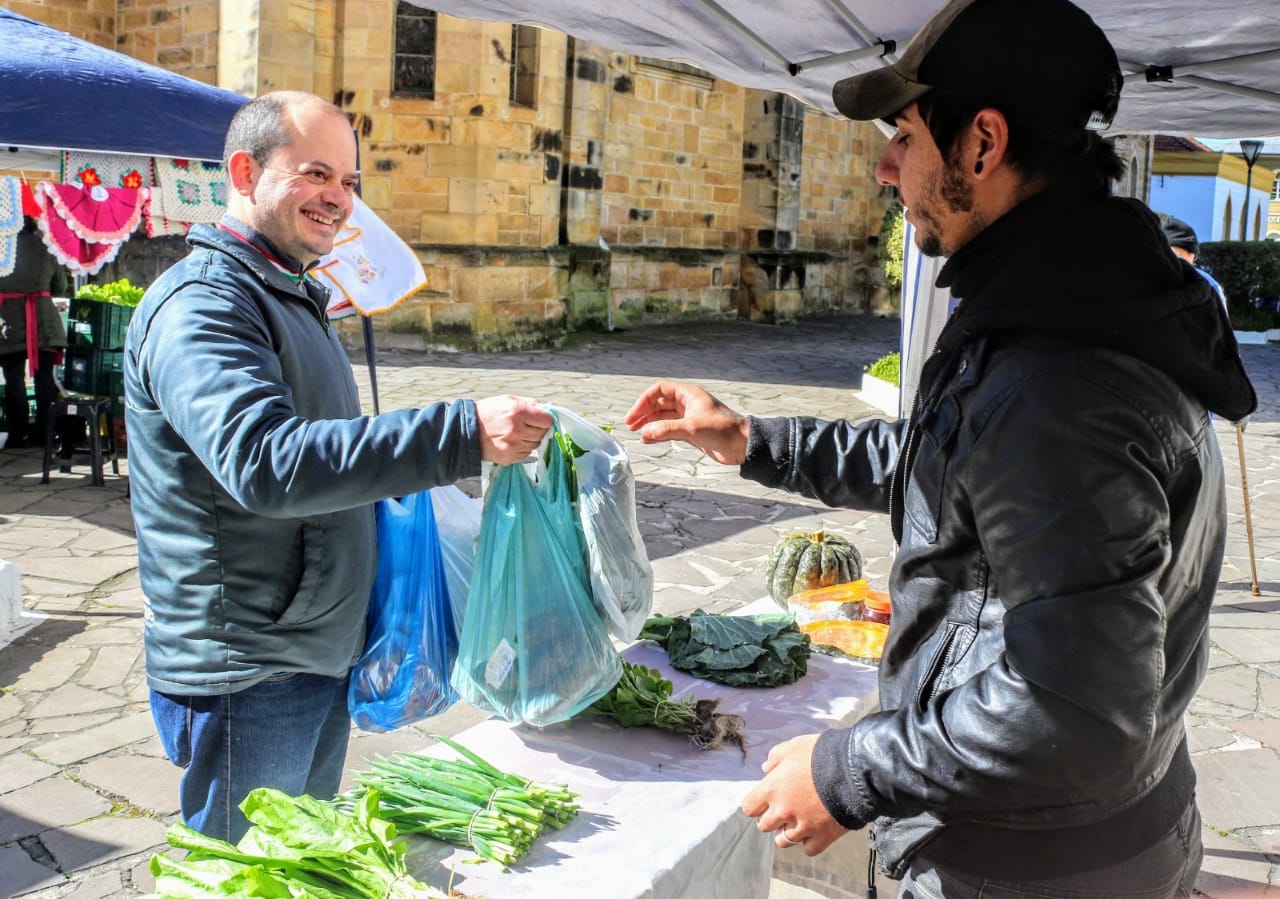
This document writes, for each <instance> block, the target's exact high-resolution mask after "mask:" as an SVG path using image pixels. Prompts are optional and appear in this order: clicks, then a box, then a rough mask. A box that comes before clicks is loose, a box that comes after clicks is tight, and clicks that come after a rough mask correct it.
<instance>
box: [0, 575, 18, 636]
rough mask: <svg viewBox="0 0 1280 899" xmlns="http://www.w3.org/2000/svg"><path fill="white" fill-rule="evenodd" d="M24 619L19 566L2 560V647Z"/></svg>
mask: <svg viewBox="0 0 1280 899" xmlns="http://www.w3.org/2000/svg"><path fill="white" fill-rule="evenodd" d="M21 619H22V575H20V574H19V573H18V566H16V565H14V564H13V563H12V562H6V561H4V560H3V559H0V646H3V645H4V644H5V643H7V642H9V639H10V638H11V637H12V636H13V635H14V634H15V633H16V632H17V630H18V625H19V623H20V622H21Z"/></svg>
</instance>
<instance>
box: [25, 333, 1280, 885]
mask: <svg viewBox="0 0 1280 899" xmlns="http://www.w3.org/2000/svg"><path fill="white" fill-rule="evenodd" d="M897 342H898V341H897V321H896V320H886V319H874V318H840V319H831V320H823V321H807V322H803V323H800V324H795V325H789V326H770V325H759V324H749V323H745V322H718V323H708V324H681V325H679V326H672V327H665V328H651V329H645V330H636V331H626V332H615V333H612V334H607V335H606V334H595V335H579V336H578V337H576V338H575V339H574V340H572V341H571V342H570V343H569V344H568V345H567V346H566V347H564V348H562V349H557V350H552V351H545V352H523V353H515V354H503V355H476V354H422V353H407V352H395V351H384V352H383V353H381V354H380V364H379V369H378V381H379V387H380V391H381V405H382V408H383V409H393V408H402V407H408V406H413V405H418V404H421V403H424V402H427V401H431V400H436V399H448V398H453V397H458V396H474V397H479V396H487V395H490V394H494V393H504V392H513V393H522V394H526V395H530V396H536V397H538V398H541V399H545V400H548V401H551V402H554V403H557V404H559V405H562V406H565V407H567V408H570V409H573V410H575V411H577V412H579V413H581V414H583V415H585V416H586V417H588V418H589V419H591V420H593V421H596V422H600V423H611V424H618V425H620V423H621V417H622V414H623V412H624V411H625V410H626V409H627V408H628V407H629V406H630V404H631V402H632V401H633V399H634V398H635V397H636V395H637V394H638V393H639V392H640V391H641V390H642V389H643V388H644V387H646V386H648V385H649V384H650V383H651V382H652V381H653V380H655V379H656V378H659V377H678V378H682V379H687V380H693V381H696V382H699V383H702V384H704V385H706V386H708V387H709V388H710V389H712V391H713V392H715V393H716V394H717V395H718V396H720V398H721V399H723V400H724V401H725V402H727V403H728V404H729V405H731V406H733V407H735V408H737V409H739V410H741V411H746V412H753V413H759V414H775V413H776V414H782V413H805V414H814V415H819V416H827V417H831V416H841V415H843V416H846V417H850V418H860V417H864V416H867V415H871V414H873V411H874V410H872V409H871V408H870V407H869V406H867V405H865V404H863V403H862V402H860V401H859V400H858V399H857V397H856V396H855V394H854V392H853V391H854V389H855V388H856V387H857V384H858V379H859V376H860V373H861V371H862V368H863V366H864V365H866V364H867V363H869V362H871V361H872V360H874V359H876V358H877V357H879V356H880V355H882V354H883V353H885V352H887V351H889V350H891V349H893V348H896V346H897ZM1243 354H1244V358H1245V362H1246V364H1247V365H1248V367H1249V369H1250V371H1251V373H1252V375H1253V377H1254V379H1255V383H1256V385H1257V387H1258V392H1259V395H1260V396H1261V397H1262V398H1263V408H1262V410H1261V411H1260V412H1259V413H1258V414H1257V415H1256V416H1255V417H1254V420H1253V422H1252V423H1251V424H1250V426H1249V428H1248V430H1247V432H1246V434H1245V437H1244V443H1245V448H1246V453H1247V460H1248V461H1247V471H1248V481H1249V492H1250V496H1251V500H1252V517H1253V528H1254V538H1255V546H1256V555H1257V568H1258V578H1259V580H1260V581H1261V588H1262V595H1261V596H1258V597H1254V596H1252V595H1250V590H1249V556H1248V548H1247V542H1246V538H1245V525H1244V520H1243V514H1242V502H1241V490H1240V481H1239V464H1238V459H1239V456H1238V454H1237V448H1236V439H1235V434H1234V431H1233V430H1232V429H1231V428H1230V426H1228V425H1226V424H1224V423H1219V425H1218V436H1219V439H1220V440H1221V442H1222V447H1223V455H1224V458H1225V459H1226V465H1227V478H1228V481H1229V483H1230V490H1229V494H1228V503H1229V509H1228V513H1229V516H1230V520H1231V531H1230V534H1231V537H1230V542H1229V544H1228V546H1227V553H1228V558H1227V563H1226V567H1225V569H1224V571H1223V573H1222V582H1221V586H1220V588H1219V592H1218V596H1217V602H1216V605H1215V609H1214V613H1213V616H1212V622H1211V628H1212V630H1211V637H1212V641H1213V647H1214V649H1213V655H1212V660H1211V663H1210V664H1211V668H1210V671H1209V674H1208V677H1207V678H1206V680H1205V683H1204V686H1203V687H1202V688H1201V690H1200V694H1199V696H1198V697H1197V699H1196V700H1195V702H1194V703H1193V705H1192V707H1191V710H1190V713H1189V715H1188V725H1189V727H1190V732H1191V740H1192V749H1193V752H1194V760H1195V765H1196V768H1197V770H1198V772H1199V777H1200V788H1199V795H1200V802H1201V807H1202V810H1203V815H1204V820H1205V828H1204V839H1205V844H1206V853H1207V854H1206V858H1205V865H1204V873H1203V874H1202V875H1201V878H1200V881H1199V889H1200V891H1201V893H1202V894H1203V895H1205V896H1210V897H1215V899H1226V897H1250V899H1253V897H1263V896H1275V897H1280V639H1278V638H1280V633H1277V631H1278V630H1280V615H1277V614H1275V613H1276V612H1277V611H1280V383H1278V382H1280V347H1276V346H1274V345H1273V346H1270V347H1268V346H1260V347H1254V346H1248V347H1244V348H1243ZM356 371H357V377H358V378H359V379H360V380H361V385H362V390H363V395H364V396H366V397H368V396H370V393H369V391H368V390H367V386H368V378H367V373H365V372H364V370H363V366H362V365H361V364H360V363H359V362H357V363H356ZM615 433H616V434H618V436H619V437H620V438H621V439H622V440H623V441H624V442H625V443H626V445H627V447H628V449H629V450H630V452H631V454H632V461H633V466H634V468H635V472H636V475H637V477H638V479H639V481H640V484H639V487H638V499H639V506H640V509H639V515H640V520H641V524H642V528H643V531H644V534H645V537H646V542H647V545H648V549H649V553H650V556H651V558H652V560H653V563H654V568H655V570H656V574H657V582H658V584H657V591H656V598H655V609H656V610H657V611H661V612H666V613H683V612H688V611H690V610H692V609H694V608H704V609H707V610H713V611H720V610H726V609H730V608H733V607H736V606H739V605H741V604H743V603H745V602H747V601H749V600H753V599H756V598H757V597H759V596H760V595H762V593H763V591H764V580H763V566H764V558H765V555H766V553H767V551H768V549H769V547H770V546H771V545H772V543H773V541H774V540H775V539H776V538H777V537H778V536H779V535H781V534H782V533H784V532H786V531H789V530H792V529H800V528H814V529H816V528H818V527H824V528H828V529H831V530H834V531H837V532H839V533H841V534H844V535H846V536H848V537H850V538H851V539H852V540H853V541H854V542H855V543H857V544H858V546H859V547H860V548H861V550H862V551H863V554H864V555H865V556H866V560H867V575H868V576H869V578H870V579H871V580H872V581H873V583H878V584H879V585H883V583H884V580H885V578H886V576H887V574H888V566H889V560H888V553H889V550H890V540H889V537H888V527H887V523H886V521H885V520H884V517H883V516H881V515H871V514H864V513H855V512H847V511H836V510H830V509H825V508H823V507H822V506H820V505H819V504H817V503H814V502H811V501H809V500H805V499H802V498H797V497H794V496H790V495H787V494H782V493H778V492H774V491H769V490H765V489H763V488H760V487H757V486H755V485H753V484H750V483H747V482H745V481H742V480H741V479H739V478H738V477H737V475H736V472H735V470H733V469H729V468H725V467H722V466H720V465H717V464H716V463H714V462H711V461H709V460H707V459H705V458H703V457H701V456H700V454H698V453H696V452H695V451H693V450H690V449H688V448H686V447H683V446H674V445H662V446H654V447H646V446H643V445H641V444H640V442H639V440H638V439H636V438H635V437H634V436H633V435H631V434H630V433H628V432H626V431H625V430H624V429H621V428H619V429H618V430H617V431H615ZM40 461H41V460H40V457H39V455H38V453H37V452H36V451H32V450H25V451H6V452H0V559H5V560H8V561H10V562H12V563H14V564H16V565H17V567H18V568H19V570H20V571H21V574H22V585H23V591H24V594H25V607H26V609H27V612H26V614H25V615H24V616H23V618H22V622H21V629H20V631H19V632H18V634H17V636H16V637H14V638H13V639H12V640H11V641H10V642H9V643H8V644H7V645H4V646H0V896H16V895H23V896H31V897H60V899H61V897H76V899H95V897H105V896H128V895H136V894H138V893H140V892H145V891H146V890H147V889H148V888H149V887H150V885H151V883H152V881H151V878H150V875H149V874H148V873H147V861H148V860H149V858H150V857H151V855H152V854H153V852H155V851H156V850H157V849H161V848H163V847H164V830H165V827H166V825H167V824H168V823H170V822H172V821H174V820H175V819H176V811H177V798H176V797H177V784H178V777H179V772H178V770H177V769H176V768H174V767H173V766H171V765H170V764H169V763H168V762H167V761H166V760H165V758H164V754H163V752H162V750H161V749H160V746H159V744H158V742H157V739H156V737H155V733H154V730H153V727H152V723H151V719H150V715H149V712H148V709H147V690H146V685H145V681H144V677H143V661H142V646H141V594H140V591H139V588H138V575H137V556H136V549H135V543H134V534H133V525H132V520H131V517H130V513H129V506H128V500H127V498H126V489H127V477H112V476H111V475H110V473H109V472H108V475H107V484H106V486H105V487H93V486H91V485H90V483H89V476H88V471H87V469H85V468H84V467H83V466H77V467H74V468H73V469H72V471H71V472H70V473H65V474H64V473H58V472H55V473H54V476H53V479H52V482H51V483H50V484H48V485H41V483H40ZM121 470H122V472H124V471H127V462H124V463H122V469H121ZM481 717H482V716H481V715H480V714H479V713H477V712H476V711H475V710H473V709H470V708H467V707H465V706H460V707H455V708H454V709H451V710H450V711H449V712H447V713H445V714H444V715H443V716H440V717H438V718H435V719H432V720H430V721H428V722H426V723H425V726H424V725H419V726H414V727H409V728H405V729H403V730H401V731H397V732H395V733H393V734H383V735H374V734H365V733H361V732H356V731H353V735H352V741H351V753H350V757H349V762H348V768H349V770H356V769H359V768H361V767H363V766H364V765H363V762H364V760H365V759H367V758H368V757H370V756H371V755H372V754H374V753H385V752H388V751H391V750H395V749H414V748H420V747H422V746H425V745H427V744H428V743H429V742H430V737H429V736H428V735H429V734H431V733H447V734H452V733H455V732H457V731H458V730H461V729H463V728H465V727H467V726H469V725H470V724H472V723H474V722H476V721H478V720H480V718H481ZM881 884H882V895H886V894H888V893H890V892H892V888H889V889H885V886H886V885H885V883H884V881H883V879H882V880H881Z"/></svg>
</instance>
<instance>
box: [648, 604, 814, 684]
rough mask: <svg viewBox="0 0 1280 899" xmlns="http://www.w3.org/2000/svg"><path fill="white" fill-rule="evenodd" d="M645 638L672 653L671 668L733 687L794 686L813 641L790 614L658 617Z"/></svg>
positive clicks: (805, 667)
mask: <svg viewBox="0 0 1280 899" xmlns="http://www.w3.org/2000/svg"><path fill="white" fill-rule="evenodd" d="M640 637H641V638H642V639H646V640H653V641H654V642H656V643H658V644H660V645H661V646H662V647H663V648H664V649H666V650H667V655H668V656H669V657H670V658H671V665H672V667H673V668H676V669H677V670H679V671H687V672H689V673H690V674H693V675H695V676H696V677H701V678H703V679H705V680H710V681H715V682H716V683H722V684H729V685H731V686H762V687H775V686H782V685H784V684H789V683H792V682H793V681H795V680H797V679H798V678H800V677H802V676H803V675H804V674H805V672H806V671H808V667H809V637H808V636H807V635H805V634H804V633H802V632H801V631H800V629H799V628H798V627H797V626H796V623H795V617H794V616H793V615H788V614H779V613H766V614H761V615H713V614H708V613H706V612H704V611H702V610H701V609H699V610H697V611H695V612H693V614H691V615H689V616H688V617H683V616H670V617H668V616H654V617H652V618H650V619H649V620H648V621H646V622H645V626H644V628H643V629H642V630H641V631H640Z"/></svg>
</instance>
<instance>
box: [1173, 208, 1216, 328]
mask: <svg viewBox="0 0 1280 899" xmlns="http://www.w3.org/2000/svg"><path fill="white" fill-rule="evenodd" d="M1160 230H1162V231H1163V232H1164V236H1165V239H1166V240H1168V241H1169V249H1171V250H1173V255H1175V256H1177V257H1178V258H1179V259H1184V260H1186V261H1187V262H1189V263H1191V264H1192V265H1193V266H1195V269H1196V271H1197V272H1199V274H1200V277H1202V278H1204V279H1205V280H1206V281H1208V282H1209V284H1211V285H1212V286H1213V289H1214V290H1215V291H1216V292H1217V294H1218V299H1220V300H1222V305H1223V307H1224V308H1225V307H1226V305H1227V294H1226V292H1225V291H1224V290H1223V289H1222V285H1221V284H1219V283H1218V282H1217V281H1216V280H1214V277H1213V275H1211V274H1209V273H1208V272H1206V271H1205V270H1204V269H1202V268H1201V267H1200V263H1199V262H1198V260H1199V258H1200V240H1199V239H1198V238H1197V237H1196V232H1195V230H1194V229H1193V228H1192V227H1191V226H1190V225H1188V224H1187V223H1186V222H1184V221H1183V220H1182V219H1180V218H1175V217H1174V216H1172V215H1165V216H1161V218H1160Z"/></svg>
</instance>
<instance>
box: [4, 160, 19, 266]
mask: <svg viewBox="0 0 1280 899" xmlns="http://www.w3.org/2000/svg"><path fill="white" fill-rule="evenodd" d="M21 230H22V182H21V181H19V180H18V179H17V178H14V177H13V176H12V175H5V176H3V177H0V278H3V277H4V276H5V275H12V274H13V270H14V269H15V268H17V266H18V232H19V231H21Z"/></svg>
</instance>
